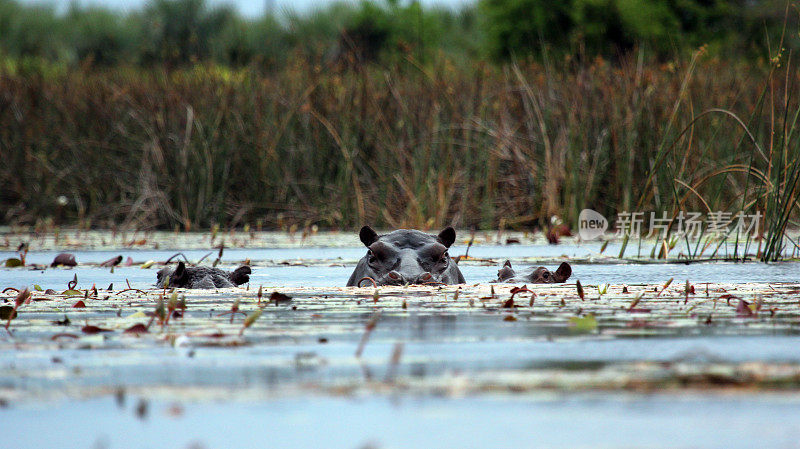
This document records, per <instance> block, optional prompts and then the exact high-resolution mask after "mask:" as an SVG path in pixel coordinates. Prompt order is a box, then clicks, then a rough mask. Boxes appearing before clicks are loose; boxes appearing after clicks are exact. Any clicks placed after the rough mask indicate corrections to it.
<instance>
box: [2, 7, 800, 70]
mask: <svg viewBox="0 0 800 449" xmlns="http://www.w3.org/2000/svg"><path fill="white" fill-rule="evenodd" d="M785 7H786V3H785V2H781V1H770V0H763V1H751V0H731V1H723V0H561V1H549V0H479V1H477V2H476V3H474V4H467V5H464V6H461V7H458V8H447V7H437V6H422V5H421V4H420V3H419V2H415V1H401V0H385V1H360V2H338V3H331V4H328V5H326V6H322V7H319V8H317V9H313V10H311V11H308V12H304V13H298V12H295V11H291V10H282V11H280V12H278V13H276V14H275V15H265V16H262V17H257V18H246V17H242V16H241V15H240V14H238V13H237V11H236V10H235V9H233V7H232V6H214V7H211V6H209V5H208V4H207V3H206V2H205V1H204V0H153V1H151V2H149V3H148V4H147V5H146V6H145V7H144V8H143V9H141V10H139V11H135V12H132V13H129V14H126V15H121V14H118V13H116V12H114V11H112V10H110V9H105V8H102V7H78V6H75V4H73V5H72V6H70V7H68V8H67V10H66V12H61V13H59V12H57V10H56V8H54V7H52V6H41V5H36V4H35V5H30V4H21V3H19V2H17V1H15V0H0V52H2V56H3V57H5V58H12V59H14V60H25V59H31V58H32V59H39V60H44V61H48V62H51V63H62V64H90V65H93V66H111V65H117V64H130V65H141V66H152V65H164V66H166V67H176V66H183V65H187V64H192V63H196V62H214V63H216V64H222V65H227V66H243V65H252V66H255V67H258V68H261V69H265V70H275V69H278V68H280V67H282V66H283V65H285V64H286V62H287V60H288V59H290V58H292V59H296V58H304V59H305V60H307V61H313V62H318V63H325V62H327V63H333V62H341V63H348V64H352V63H354V62H355V63H363V62H376V61H382V62H387V61H392V60H394V59H397V58H403V57H405V56H407V55H412V56H414V57H415V59H417V60H420V61H424V60H426V58H430V57H431V56H435V55H437V54H441V53H443V54H445V55H447V56H449V57H452V58H457V59H476V58H483V59H492V60H495V61H498V60H505V59H508V58H512V57H527V56H531V55H533V56H534V57H544V55H545V54H547V52H555V53H568V54H577V55H584V56H595V55H602V56H606V57H618V56H619V55H620V54H622V53H625V52H628V51H630V50H632V49H633V48H634V47H637V46H643V47H645V48H647V49H649V50H651V51H652V52H653V53H654V54H655V55H657V56H658V57H661V58H667V57H670V56H672V55H674V54H675V52H676V51H681V50H684V49H687V48H693V47H697V46H700V45H707V46H708V47H709V51H711V52H712V53H717V54H720V55H731V54H737V55H745V56H753V55H760V54H762V53H763V51H764V48H765V45H766V37H767V36H770V35H772V36H775V35H776V34H779V32H780V29H781V28H782V27H783V22H784V11H785ZM796 15H797V14H796V12H795V11H794V10H792V13H791V14H790V16H789V19H791V20H792V21H795V18H796ZM790 37H791V39H789V40H788V41H787V45H788V46H789V47H790V48H792V47H793V46H794V45H796V43H797V39H796V38H797V36H796V34H793V35H792V36H790Z"/></svg>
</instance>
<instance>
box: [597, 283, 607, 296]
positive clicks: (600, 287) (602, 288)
mask: <svg viewBox="0 0 800 449" xmlns="http://www.w3.org/2000/svg"><path fill="white" fill-rule="evenodd" d="M607 292H608V284H598V286H597V293H599V294H601V295H605V294H606V293H607Z"/></svg>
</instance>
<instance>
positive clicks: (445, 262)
mask: <svg viewBox="0 0 800 449" xmlns="http://www.w3.org/2000/svg"><path fill="white" fill-rule="evenodd" d="M358 236H359V238H361V242H362V243H364V245H365V246H366V247H367V248H369V249H368V250H367V254H366V255H365V256H364V257H363V258H362V259H361V260H359V261H358V265H356V269H355V271H353V274H352V275H351V276H350V280H348V281H347V285H348V286H358V285H359V281H361V280H363V279H364V278H371V279H372V280H374V281H375V283H376V284H378V285H406V284H431V283H442V284H463V283H464V282H465V281H464V275H462V274H461V271H460V270H459V269H458V265H456V263H455V262H453V259H451V258H450V254H448V253H447V249H448V248H450V245H452V244H453V242H455V241H456V231H455V230H454V229H453V228H451V227H449V226H448V227H447V228H445V229H444V230H443V231H442V232H440V233H439V235H432V234H426V233H424V232H420V231H416V230H410V229H398V230H397V231H394V232H390V233H388V234H384V235H378V233H377V232H375V231H374V230H373V229H372V228H371V227H369V226H364V227H363V228H361V232H359V233H358ZM364 282H367V280H364Z"/></svg>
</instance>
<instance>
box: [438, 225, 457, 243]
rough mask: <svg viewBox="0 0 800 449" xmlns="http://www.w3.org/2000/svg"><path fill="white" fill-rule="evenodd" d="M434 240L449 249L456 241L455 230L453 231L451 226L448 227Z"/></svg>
mask: <svg viewBox="0 0 800 449" xmlns="http://www.w3.org/2000/svg"><path fill="white" fill-rule="evenodd" d="M436 238H437V239H438V240H439V243H441V244H442V245H444V246H446V247H448V248H450V245H452V244H453V242H455V241H456V230H455V229H453V227H452V226H448V227H446V228H444V230H443V231H442V232H440V233H439V235H438V236H437V237H436Z"/></svg>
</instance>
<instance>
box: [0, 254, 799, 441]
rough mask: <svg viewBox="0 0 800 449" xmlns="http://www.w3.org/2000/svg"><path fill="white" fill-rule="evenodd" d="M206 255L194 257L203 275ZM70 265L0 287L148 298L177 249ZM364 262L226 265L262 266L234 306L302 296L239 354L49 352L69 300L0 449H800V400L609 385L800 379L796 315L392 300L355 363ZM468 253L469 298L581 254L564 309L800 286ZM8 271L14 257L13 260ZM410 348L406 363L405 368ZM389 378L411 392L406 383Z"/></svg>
mask: <svg viewBox="0 0 800 449" xmlns="http://www.w3.org/2000/svg"><path fill="white" fill-rule="evenodd" d="M463 249H464V248H461V250H459V249H454V250H453V251H452V254H453V255H458V254H461V253H463ZM209 251H214V250H213V249H212V248H209V249H188V250H184V251H182V253H183V256H185V257H186V258H187V259H188V260H190V261H198V260H200V259H201V258H202V257H203V256H205V255H206V254H208V253H209ZM57 252H58V251H33V252H31V253H30V254H29V255H28V258H27V262H28V263H29V264H42V265H44V264H47V263H49V262H50V261H52V259H53V256H54V255H55V254H56V253H57ZM70 252H71V253H73V254H75V256H76V259H77V260H78V262H79V263H80V265H79V266H78V267H76V268H73V269H63V268H47V269H28V268H14V269H8V268H3V269H0V286H2V287H4V288H5V287H7V286H13V287H24V286H32V285H34V284H35V285H39V286H40V287H41V288H43V289H48V288H52V289H56V290H63V289H66V284H67V282H69V281H70V280H72V279H73V277H74V276H76V275H77V279H78V286H77V288H79V289H87V288H90V287H91V286H92V285H96V286H97V287H98V288H103V289H104V288H106V287H107V286H108V285H109V284H113V285H114V286H113V290H112V291H111V292H112V293H113V292H114V291H118V290H121V289H124V288H128V284H130V287H132V288H135V289H143V290H144V289H149V288H151V287H152V286H153V284H154V282H155V271H156V268H157V267H153V268H150V269H142V268H139V265H141V263H143V262H145V261H150V260H153V261H163V260H166V259H167V258H169V257H170V256H172V255H173V254H175V253H176V250H174V249H171V250H154V249H138V250H133V249H114V250H77V251H70ZM363 252H364V250H363V247H357V246H352V247H346V246H345V247H296V248H273V249H271V248H258V249H242V248H239V249H226V250H225V252H224V256H223V258H222V261H221V266H222V267H224V268H232V267H235V266H237V265H238V264H239V263H242V262H243V261H245V260H249V262H250V263H251V265H252V266H253V270H254V272H253V275H252V276H251V282H250V285H249V286H246V287H245V290H244V291H243V292H241V289H239V290H237V291H238V292H240V293H236V295H238V296H240V297H243V298H248V300H249V301H253V299H252V298H253V296H254V294H255V290H256V289H258V287H259V286H263V288H264V289H265V290H266V291H270V292H271V291H273V290H277V291H281V290H284V291H291V294H292V295H294V297H295V302H294V303H293V304H295V306H294V307H290V306H278V305H277V304H276V306H275V307H267V308H265V309H264V313H263V315H262V317H261V318H260V321H259V323H260V324H262V327H261V328H260V330H259V331H258V332H256V331H255V330H254V331H253V333H252V334H251V335H250V336H249V337H247V339H246V341H245V344H239V343H237V344H235V345H227V344H217V343H214V344H208V342H206V341H204V340H202V339H201V338H199V337H194V336H193V335H195V334H194V333H192V332H188V331H187V332H186V333H185V335H183V336H180V337H178V339H177V340H172V341H171V342H169V341H166V342H165V340H164V338H152V339H131V338H124V337H118V336H116V335H111V334H98V335H92V336H84V337H81V338H80V339H78V340H77V342H76V343H74V344H71V343H70V344H61V343H59V344H54V343H51V342H50V341H49V338H43V336H49V335H52V334H53V333H54V332H55V331H47V330H46V328H45V327H44V324H46V323H49V322H50V321H51V320H59V319H61V318H62V317H63V316H64V315H69V316H71V317H72V318H73V320H77V319H78V318H77V316H78V315H75V313H76V312H74V311H73V310H72V309H70V306H69V304H66V303H59V304H58V305H57V306H56V307H51V308H39V309H37V312H36V316H35V319H34V320H32V321H31V322H30V323H28V324H29V325H28V326H19V329H18V330H17V331H16V333H15V334H14V337H13V338H11V339H9V340H6V341H5V342H4V343H2V344H3V348H4V349H3V350H2V351H0V393H2V394H0V399H2V402H0V404H2V405H3V407H2V408H0V421H2V422H3V423H4V424H6V428H9V429H18V430H16V431H15V434H14V437H13V438H11V439H5V440H4V442H3V445H2V446H3V447H38V446H42V445H45V443H46V442H48V441H53V439H54V438H56V439H58V441H59V442H60V443H61V444H59V446H60V447H159V446H169V447H209V448H211V447H263V446H265V445H267V446H271V447H322V446H324V447H332V448H338V447H342V448H357V447H423V446H431V445H434V446H438V447H456V446H458V447H476V448H477V447H512V446H513V447H519V446H520V444H522V445H535V446H544V447H563V446H568V447H596V446H597V445H598V442H602V444H600V446H602V447H698V446H702V447H753V446H762V447H767V446H769V447H798V441H800V413H798V412H800V395H798V394H797V393H795V392H794V391H796V390H792V389H790V390H787V391H786V392H782V393H777V392H770V391H766V392H763V393H757V392H753V391H750V392H747V391H745V392H742V391H739V390H737V391H735V392H724V391H723V392H719V391H715V390H714V389H713V388H712V389H711V390H708V391H706V390H704V389H700V390H698V389H692V390H691V391H680V390H679V391H675V390H672V389H666V390H664V391H661V390H660V389H659V388H658V387H656V388H654V389H653V388H651V389H646V390H647V391H646V392H631V391H629V389H628V388H617V387H614V385H616V383H618V382H620V379H623V378H624V379H627V378H630V377H633V378H637V376H644V377H643V378H644V379H645V380H646V381H648V382H649V381H651V380H652V379H651V378H658V379H660V380H659V381H658V382H662V380H663V379H661V377H658V376H662V377H664V378H665V379H666V377H668V376H670V375H672V373H673V371H669V373H666V374H665V373H664V372H663V370H664V368H663V367H664V366H667V365H669V366H670V367H672V366H681V367H683V368H680V369H683V370H690V371H691V370H701V371H703V370H709V369H710V370H712V371H713V370H716V369H720V370H722V371H723V372H724V373H727V372H728V371H732V372H734V375H735V373H736V372H737V371H736V370H738V369H740V368H741V367H742V366H745V367H747V366H749V365H752V364H766V365H769V366H773V365H775V366H778V367H786V366H788V367H794V366H798V365H800V350H798V349H797V348H798V347H800V320H798V315H797V313H796V312H795V311H794V310H791V311H788V309H787V307H785V306H784V305H781V307H779V308H778V309H780V310H785V312H781V311H779V312H777V313H774V312H773V315H774V316H772V317H769V318H767V317H764V318H759V319H756V320H749V321H748V320H744V319H741V318H739V317H737V316H736V315H730V314H728V315H726V314H724V313H721V312H720V314H719V315H718V316H717V315H715V318H714V319H715V321H714V325H708V326H703V325H700V324H698V323H702V322H703V320H704V318H703V319H700V317H696V316H695V314H691V313H687V312H685V311H680V313H679V312H677V311H669V312H666V313H663V314H661V315H658V316H655V317H651V318H652V323H653V324H652V325H647V326H643V327H642V328H640V324H641V323H640V322H639V321H635V320H634V321H631V320H629V319H628V317H627V316H626V317H620V316H618V315H617V313H616V306H613V307H612V306H609V307H607V308H606V309H602V310H601V309H598V310H597V311H595V312H594V313H595V315H596V316H597V319H598V323H599V328H598V330H596V331H593V332H589V333H585V332H577V333H576V332H575V330H574V328H571V327H569V326H566V325H564V322H565V319H566V318H565V316H566V314H565V313H563V312H560V311H559V309H558V307H557V304H556V306H554V307H550V308H548V307H545V308H543V309H540V311H538V312H537V311H536V310H537V309H535V308H534V309H532V312H530V313H527V312H515V314H516V317H517V318H515V319H514V320H513V321H508V320H504V319H502V318H503V317H504V316H506V314H504V313H502V311H501V310H498V309H496V308H494V309H493V308H488V309H487V308H486V307H485V306H484V307H483V308H482V309H481V308H478V309H472V308H463V307H461V306H458V307H456V306H454V305H453V303H452V302H448V301H451V300H453V299H454V298H453V291H452V290H435V289H431V290H430V291H423V290H420V289H403V288H400V287H398V288H394V289H384V290H382V291H381V295H385V296H387V297H395V298H397V301H401V300H402V308H401V307H399V302H395V303H392V304H395V305H396V307H391V306H387V307H386V309H385V310H384V311H383V315H382V316H381V317H380V321H379V324H378V325H377V326H376V327H375V330H374V332H373V333H372V334H371V337H370V339H369V342H368V344H367V345H366V346H365V347H364V352H363V355H362V356H361V357H359V358H356V357H354V356H353V353H354V351H355V348H356V347H357V346H358V345H359V341H360V340H361V339H362V338H363V335H364V326H365V323H367V322H368V321H369V320H370V318H371V317H373V316H374V314H375V308H374V307H372V306H369V305H368V304H367V303H368V302H369V301H370V298H372V296H373V289H372V288H371V287H370V288H364V289H351V290H347V289H341V288H340V287H341V286H342V285H343V284H344V283H345V281H346V279H347V277H348V276H349V274H350V272H351V271H352V267H353V265H354V264H355V261H356V260H357V259H358V258H359V257H361V256H362V255H363ZM469 254H470V256H472V257H475V258H477V259H480V260H468V261H462V262H461V264H460V266H461V269H462V271H463V272H464V275H465V277H466V279H467V282H468V283H469V284H477V283H481V284H486V282H487V281H489V280H491V279H494V277H495V276H496V272H497V269H498V266H499V264H500V263H502V261H503V260H505V259H510V260H512V262H513V263H514V265H515V266H517V267H518V268H521V269H524V268H527V267H530V266H538V265H539V264H542V265H545V266H550V265H553V267H555V266H556V265H557V264H558V262H559V261H560V260H563V259H564V257H567V258H569V260H572V261H573V262H572V267H573V278H571V279H570V280H569V283H570V284H569V285H567V286H564V287H562V290H554V291H550V290H541V291H540V295H542V297H548V296H552V297H553V298H554V299H553V301H555V298H557V297H568V296H567V295H566V293H565V292H567V291H569V292H570V295H573V296H574V293H572V292H574V288H575V287H574V282H575V280H576V279H580V280H581V282H582V283H583V285H584V286H586V287H585V288H586V289H587V291H592V290H591V289H595V290H593V291H594V292H595V293H594V295H595V296H596V292H597V290H596V287H594V286H596V285H598V284H612V285H614V286H619V285H622V284H627V285H631V286H633V285H642V284H648V285H663V284H664V283H666V282H667V280H669V279H670V278H672V279H674V280H675V283H676V284H682V283H683V282H685V281H686V280H689V281H690V282H691V283H693V284H695V286H696V287H697V289H698V291H699V290H700V289H701V288H702V287H701V285H703V284H706V285H708V284H713V285H723V284H724V285H726V288H728V289H730V288H731V287H730V286H729V285H734V286H735V285H736V284H740V283H749V284H756V285H757V286H758V288H759V289H760V290H758V291H769V289H770V288H772V285H773V284H774V285H775V286H776V287H778V286H781V285H784V286H786V285H794V283H796V281H797V275H798V273H800V270H799V269H800V264H798V263H795V262H785V263H778V264H770V265H767V264H760V263H728V262H713V263H695V264H689V265H686V264H679V263H645V264H634V263H611V262H609V261H607V260H605V259H603V258H602V257H601V256H600V255H599V248H598V247H597V246H580V245H573V246H569V245H558V246H552V245H511V246H508V245H477V246H473V247H472V248H471V249H470V253H469ZM116 255H122V256H123V257H124V258H128V257H130V258H131V259H132V260H133V261H134V262H135V264H134V265H133V266H130V267H116V268H115V269H114V270H113V272H112V270H110V269H109V268H99V267H97V266H96V265H94V264H97V263H99V262H102V261H104V260H107V259H109V258H111V257H114V256H116ZM14 256H15V253H13V252H0V260H2V259H5V258H8V257H14ZM212 257H214V258H215V257H216V252H215V253H214V255H213V256H212ZM304 288H309V291H305V290H303V289H304ZM648 288H649V287H648ZM734 288H735V287H734ZM787 288H788V287H787ZM537 291H539V290H537ZM786 291H788V292H794V290H791V289H788V290H786ZM742 294H744V293H742ZM765 294H768V293H765ZM790 294H791V293H790ZM476 295H477V293H476ZM706 295H708V293H706ZM758 295H761V294H760V293H759V294H758ZM756 296H757V295H755V294H754V296H753V297H756ZM232 297H233V296H232V294H230V296H229V294H228V293H226V292H225V291H222V292H213V291H211V292H199V293H198V292H192V296H191V299H190V301H189V302H190V305H191V306H190V308H189V309H188V311H187V312H186V317H185V319H186V320H189V319H191V320H194V321H193V322H198V323H199V322H201V321H202V320H211V319H213V317H214V316H215V315H216V314H218V313H220V312H224V311H225V310H226V309H227V307H229V304H230V303H231V302H232V299H231V298H232ZM758 297H760V296H758ZM784 299H785V304H791V302H792V301H794V302H796V299H793V297H792V298H784ZM354 300H356V301H357V302H354ZM132 301H133V300H132ZM362 301H363V302H364V304H362ZM387 301H390V300H387ZM461 301H462V302H463V301H464V300H463V299H462V300H461ZM470 301H472V300H470ZM540 301H541V300H540ZM625 301H626V304H627V301H629V300H625ZM670 301H671V302H680V301H672V300H670ZM748 301H749V299H748ZM406 302H408V305H407V306H406ZM436 302H438V303H441V304H434V303H436ZM666 302H667V301H666V300H665V302H664V303H665V304H666ZM587 303H588V301H587ZM70 304H71V302H70ZM98 304H100V305H98V306H94V305H93V306H92V307H89V308H87V309H86V311H81V315H80V317H81V318H80V319H82V320H86V322H90V321H91V322H97V323H102V322H104V321H103V320H113V319H116V318H114V317H115V316H120V314H122V317H123V318H121V319H124V317H125V315H127V314H129V313H131V312H133V311H135V310H138V309H135V308H134V309H131V311H128V310H127V309H124V308H123V307H122V305H121V304H122V303H120V302H117V303H115V305H113V306H112V305H108V306H104V305H102V303H98ZM459 304H461V303H459ZM554 304H555V303H554ZM135 306H136V304H135V301H134V307H135ZM147 307H150V306H147ZM569 307H571V306H570V305H569V304H568V305H567V308H569ZM582 307H583V306H582ZM586 307H589V306H588V305H587V306H586ZM671 307H674V306H671ZM715 307H716V304H715ZM709 310H710V309H709ZM31 313H33V312H31ZM570 313H573V312H570ZM578 313H580V310H579V311H578ZM726 313H727V312H726ZM708 320H709V321H710V320H711V316H710V315H709V318H708ZM132 322H133V321H131V323H132ZM191 323H192V322H189V324H186V325H185V326H186V328H187V329H189V328H190V327H192V326H193V325H192V324H191ZM631 323H633V324H635V326H634V327H632V326H631ZM224 325H225V323H224V322H220V324H215V326H217V327H219V326H224ZM176 326H178V327H177V328H176V329H175V330H173V331H171V332H173V333H175V334H181V332H182V331H181V326H184V324H177V325H176ZM202 326H205V325H202ZM43 329H44V330H43ZM222 329H223V330H224V331H225V332H228V331H227V330H226V329H227V328H222ZM237 329H238V328H237ZM48 332H49V333H48ZM246 335H247V334H246ZM398 347H399V348H400V349H401V354H402V355H401V356H400V357H395V355H393V354H395V353H396V352H397V351H398ZM395 358H396V360H395ZM393 360H394V361H393ZM759 366H760V365H759ZM687 367H688V368H687ZM669 369H670V370H672V369H673V368H669ZM781 369H784V368H781ZM725 370H728V371H725ZM643 372H646V373H649V374H646V375H643V374H642V373H643ZM715 372H716V371H715ZM647 376H650V377H647ZM395 378H397V379H402V381H400V382H399V384H398V385H395V384H394V383H393V379H395ZM520 379H522V380H520ZM648 379H649V380H648ZM658 382H656V383H654V384H653V385H661V384H660V383H658ZM664 382H666V381H664Z"/></svg>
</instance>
